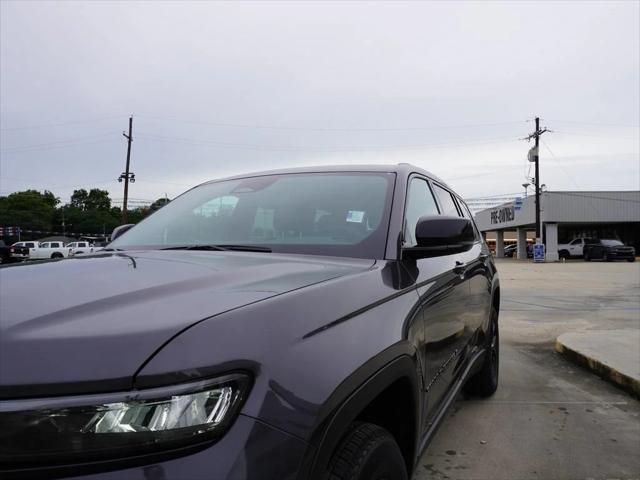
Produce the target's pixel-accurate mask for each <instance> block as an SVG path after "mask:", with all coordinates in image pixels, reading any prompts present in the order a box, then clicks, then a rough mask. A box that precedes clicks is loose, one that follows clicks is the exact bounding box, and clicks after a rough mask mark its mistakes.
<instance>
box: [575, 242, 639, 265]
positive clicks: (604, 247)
mask: <svg viewBox="0 0 640 480" xmlns="http://www.w3.org/2000/svg"><path fill="white" fill-rule="evenodd" d="M584 259H585V260H586V261H587V262H590V261H591V260H595V259H601V260H604V261H605V262H612V261H614V260H626V261H627V262H635V260H636V250H635V248H633V247H631V246H628V245H625V244H624V243H622V242H621V241H620V240H613V239H601V240H589V242H588V243H587V244H586V245H585V247H584Z"/></svg>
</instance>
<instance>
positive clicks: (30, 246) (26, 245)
mask: <svg viewBox="0 0 640 480" xmlns="http://www.w3.org/2000/svg"><path fill="white" fill-rule="evenodd" d="M25 247H27V248H36V244H35V243H25Z"/></svg>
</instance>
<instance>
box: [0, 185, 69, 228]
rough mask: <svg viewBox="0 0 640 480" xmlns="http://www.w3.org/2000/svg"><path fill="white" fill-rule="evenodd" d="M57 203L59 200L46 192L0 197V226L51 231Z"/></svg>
mask: <svg viewBox="0 0 640 480" xmlns="http://www.w3.org/2000/svg"><path fill="white" fill-rule="evenodd" d="M58 203H60V199H58V198H57V197H56V196H55V195H54V194H53V193H51V192H50V191H48V190H45V191H44V192H42V193H41V192H39V191H37V190H25V191H23V192H14V193H11V194H10V195H8V196H6V197H0V225H3V226H17V227H20V228H22V229H23V230H41V231H51V229H52V223H53V217H54V213H55V208H56V205H57V204H58Z"/></svg>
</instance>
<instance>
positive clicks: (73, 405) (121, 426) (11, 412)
mask: <svg viewBox="0 0 640 480" xmlns="http://www.w3.org/2000/svg"><path fill="white" fill-rule="evenodd" d="M248 387H249V377H247V376H246V375H241V374H234V375H228V376H226V377H222V378H218V379H215V380H213V381H211V380H209V381H201V382H197V383H190V384H183V385H178V386H174V387H166V388H158V389H149V390H140V391H138V392H127V393H123V394H107V395H103V396H98V395H92V396H87V397H66V398H52V399H46V400H20V401H5V402H0V465H2V467H3V469H4V468H9V469H12V468H25V467H37V466H42V465H60V464H65V463H81V462H94V461H100V460H105V459H113V458H123V457H131V456H138V455H144V454H147V453H153V452H158V451H164V450H173V449H177V448H180V447H184V446H188V445H194V444H199V443H203V442H210V441H212V440H214V439H215V438H217V437H219V436H220V435H222V434H223V433H224V431H225V430H226V429H227V428H228V427H229V425H230V424H231V422H232V421H233V419H234V418H235V415H236V414H237V412H238V410H239V408H240V405H241V403H242V401H243V399H244V397H245V395H246V393H247V389H248Z"/></svg>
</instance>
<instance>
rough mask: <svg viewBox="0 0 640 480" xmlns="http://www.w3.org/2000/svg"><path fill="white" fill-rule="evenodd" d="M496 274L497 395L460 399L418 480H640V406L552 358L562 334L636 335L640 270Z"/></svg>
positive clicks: (513, 268)
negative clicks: (498, 294) (605, 331)
mask: <svg viewBox="0 0 640 480" xmlns="http://www.w3.org/2000/svg"><path fill="white" fill-rule="evenodd" d="M498 268H499V271H500V277H501V286H502V308H501V312H500V323H501V336H502V338H501V360H500V387H499V389H498V392H497V393H496V394H495V395H494V396H493V397H492V398H491V399H489V400H482V399H475V398H460V399H459V400H458V402H457V403H456V404H455V405H454V407H453V408H452V409H451V411H450V412H449V415H448V418H447V419H446V420H445V422H444V423H443V425H442V426H441V428H440V430H439V432H438V433H437V435H436V437H435V439H434V440H433V442H432V443H431V445H430V447H429V449H428V450H427V452H426V454H425V455H424V456H423V458H422V459H421V461H420V464H419V466H418V469H417V471H416V474H415V475H414V480H426V479H429V480H435V479H491V480H501V479H504V480H516V479H518V480H519V479H522V480H524V479H545V480H546V479H638V478H640V402H639V401H638V400H637V399H635V398H633V397H631V396H630V395H629V394H627V393H625V392H624V391H622V390H619V389H618V388H616V387H615V386H613V385H611V384H609V383H608V382H606V381H605V380H602V379H600V378H599V377H597V376H596V375H594V374H593V373H591V372H590V371H588V370H586V369H584V368H582V367H579V366H576V365H574V364H572V363H569V362H568V361H567V360H566V359H564V358H563V357H561V356H560V355H559V354H557V353H556V352H555V351H554V342H555V339H556V337H557V336H558V335H560V334H562V333H565V332H572V331H581V330H587V329H615V328H625V329H629V328H630V329H634V328H640V262H636V263H633V264H632V263H627V262H620V263H601V262H593V263H587V262H583V261H570V262H567V263H555V264H533V263H531V262H520V261H517V260H511V259H504V260H500V261H499V264H498ZM638 348H640V346H639V347H638Z"/></svg>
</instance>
